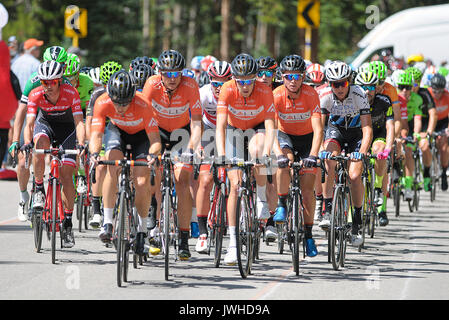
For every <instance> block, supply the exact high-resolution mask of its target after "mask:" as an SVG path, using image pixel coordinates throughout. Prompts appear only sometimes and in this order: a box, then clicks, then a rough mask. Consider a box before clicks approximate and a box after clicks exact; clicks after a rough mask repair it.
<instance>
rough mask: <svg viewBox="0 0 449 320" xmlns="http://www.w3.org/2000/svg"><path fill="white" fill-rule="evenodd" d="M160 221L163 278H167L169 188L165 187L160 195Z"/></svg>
mask: <svg viewBox="0 0 449 320" xmlns="http://www.w3.org/2000/svg"><path fill="white" fill-rule="evenodd" d="M161 223H162V228H161V231H162V232H163V236H162V248H163V252H164V273H165V275H164V276H165V280H168V277H169V275H170V267H169V265H170V189H169V188H165V191H164V194H163V196H162V212H161Z"/></svg>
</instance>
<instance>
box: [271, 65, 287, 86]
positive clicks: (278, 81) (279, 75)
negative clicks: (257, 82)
mask: <svg viewBox="0 0 449 320" xmlns="http://www.w3.org/2000/svg"><path fill="white" fill-rule="evenodd" d="M283 83H284V79H283V78H282V72H281V70H280V69H279V68H277V69H276V73H275V74H274V77H273V88H274V89H275V88H277V87H279V86H281V85H282V84H283Z"/></svg>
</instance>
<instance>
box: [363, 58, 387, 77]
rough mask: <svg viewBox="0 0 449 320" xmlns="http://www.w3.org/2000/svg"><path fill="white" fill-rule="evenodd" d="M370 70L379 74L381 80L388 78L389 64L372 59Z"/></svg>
mask: <svg viewBox="0 0 449 320" xmlns="http://www.w3.org/2000/svg"><path fill="white" fill-rule="evenodd" d="M368 71H371V72H374V73H375V74H377V77H378V78H379V80H381V81H382V80H385V79H386V78H387V71H388V68H387V65H386V64H385V63H383V62H382V61H371V62H370V64H369V67H368Z"/></svg>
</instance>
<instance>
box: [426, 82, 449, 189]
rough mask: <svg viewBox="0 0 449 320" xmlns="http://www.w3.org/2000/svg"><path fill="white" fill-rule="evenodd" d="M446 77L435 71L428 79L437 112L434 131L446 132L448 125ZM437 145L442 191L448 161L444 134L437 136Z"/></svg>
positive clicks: (448, 94)
mask: <svg viewBox="0 0 449 320" xmlns="http://www.w3.org/2000/svg"><path fill="white" fill-rule="evenodd" d="M445 87H446V79H445V78H444V76H443V75H441V74H439V73H437V74H435V75H434V76H433V77H432V79H430V93H431V94H432V97H433V99H434V101H435V105H436V109H437V112H438V122H437V124H436V127H435V131H436V132H442V131H444V133H446V130H447V128H448V127H449V125H448V115H449V92H448V91H447V90H446V89H445ZM437 147H438V150H439V152H440V162H441V168H442V172H441V189H442V190H443V191H446V190H447V176H446V170H447V167H448V163H449V150H448V141H447V136H446V134H443V136H440V137H438V139H437Z"/></svg>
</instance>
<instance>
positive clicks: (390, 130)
mask: <svg viewBox="0 0 449 320" xmlns="http://www.w3.org/2000/svg"><path fill="white" fill-rule="evenodd" d="M354 82H355V84H356V85H359V86H361V87H362V89H363V90H365V93H366V96H367V97H368V101H369V104H370V107H371V108H370V109H371V111H370V112H371V119H372V121H373V143H372V147H371V153H372V154H373V155H377V159H376V163H375V167H374V171H375V174H376V176H375V177H372V178H373V179H375V180H374V187H375V197H376V198H375V202H376V203H377V206H378V212H379V225H380V226H386V225H387V224H388V217H387V212H386V209H387V196H386V193H387V183H386V182H387V181H386V179H383V177H384V176H385V174H386V173H387V159H388V155H389V154H390V151H391V148H392V147H393V142H394V123H393V109H392V107H391V100H390V98H389V97H388V96H386V95H383V94H380V93H376V85H377V84H378V83H379V79H378V78H377V75H376V74H375V73H373V72H370V71H365V72H361V73H359V74H358V75H357V76H356V78H355V80H354Z"/></svg>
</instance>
